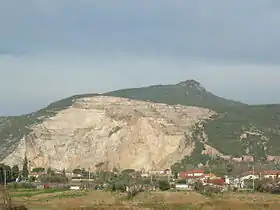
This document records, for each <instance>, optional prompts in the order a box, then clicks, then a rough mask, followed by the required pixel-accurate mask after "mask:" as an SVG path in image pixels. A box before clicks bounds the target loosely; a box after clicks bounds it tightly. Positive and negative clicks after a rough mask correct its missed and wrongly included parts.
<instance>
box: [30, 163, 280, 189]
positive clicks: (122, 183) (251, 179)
mask: <svg viewBox="0 0 280 210" xmlns="http://www.w3.org/2000/svg"><path fill="white" fill-rule="evenodd" d="M279 174H280V171H279V170H262V171H247V172H244V173H242V174H240V175H236V176H230V175H228V176H223V177H221V176H217V175H215V173H213V172H210V173H206V171H205V170H204V169H193V170H187V171H184V172H179V173H178V174H173V173H172V170H171V169H165V170H159V171H150V172H144V171H136V170H134V169H125V170H122V171H118V170H108V171H102V170H99V171H94V172H89V171H86V170H85V169H75V170H73V171H72V172H66V171H51V170H49V171H48V172H47V173H46V172H45V170H43V168H33V169H32V170H31V172H30V173H29V175H28V177H29V180H32V181H33V182H34V183H37V187H38V188H49V187H65V186H67V187H69V188H70V189H73V190H79V189H85V188H90V189H97V190H99V189H106V188H110V187H109V186H111V188H112V185H114V186H115V187H116V185H118V186H119V187H118V188H119V190H124V189H126V190H127V189H128V188H129V187H131V186H133V187H135V186H137V187H138V188H141V189H142V190H149V191H155V190H171V191H172V190H175V191H191V190H199V189H198V188H197V186H198V184H199V185H201V187H202V188H203V189H205V188H212V189H215V191H218V192H224V191H244V190H246V191H254V190H255V191H261V192H265V191H266V192H272V191H275V190H276V191H277V190H278V189H279V184H280V180H279V177H278V176H279ZM44 176H45V177H53V178H50V179H49V178H45V179H44V178H42V177H44ZM60 176H61V177H64V176H65V177H67V179H66V180H67V181H65V180H64V179H62V181H61V180H60V179H58V178H57V177H60ZM54 177H56V178H54ZM115 183H118V184H116V185H115ZM160 185H164V187H162V186H160ZM116 188H117V187H116Z"/></svg>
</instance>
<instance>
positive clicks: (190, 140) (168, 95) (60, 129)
mask: <svg viewBox="0 0 280 210" xmlns="http://www.w3.org/2000/svg"><path fill="white" fill-rule="evenodd" d="M279 140H280V105H277V104H271V105H254V106H251V105H247V104H244V103H241V102H236V101H232V100H228V99H224V98H221V97H219V96H216V95H214V94H213V93H211V92H209V91H207V90H206V89H205V88H204V87H203V86H202V85H201V84H200V83H199V82H197V81H195V80H186V81H182V82H180V83H178V84H174V85H154V86H149V87H143V88H132V89H123V90H117V91H112V92H108V93H104V94H85V95H75V96H72V97H69V98H66V99H63V100H60V101H57V102H54V103H52V104H50V105H49V106H47V107H45V108H43V109H41V110H39V111H37V112H34V113H31V114H28V115H23V116H17V117H0V160H2V161H3V162H5V163H9V164H15V163H17V164H20V163H21V162H22V158H23V156H24V152H25V151H27V155H28V157H29V160H30V161H31V164H33V166H37V167H40V166H45V165H49V166H51V167H55V168H62V167H67V168H73V167H83V168H87V167H92V166H93V165H95V164H97V163H100V162H107V163H108V162H110V164H111V165H110V167H116V166H117V165H118V166H119V167H125V168H128V167H131V168H139V167H142V168H145V169H151V168H153V167H158V168H162V167H170V166H171V165H172V164H174V163H176V162H178V161H179V162H180V160H182V161H181V163H182V162H184V161H185V162H186V159H188V158H187V157H188V156H191V157H192V159H193V160H194V159H195V160H198V162H203V163H205V160H209V158H210V159H211V158H212V157H214V156H216V157H220V158H222V159H224V160H235V161H237V162H238V161H241V160H245V161H252V160H253V159H254V160H260V161H264V160H266V161H272V160H280V147H279ZM121 153H123V154H125V155H123V156H122V155H121ZM127 157H129V158H127Z"/></svg>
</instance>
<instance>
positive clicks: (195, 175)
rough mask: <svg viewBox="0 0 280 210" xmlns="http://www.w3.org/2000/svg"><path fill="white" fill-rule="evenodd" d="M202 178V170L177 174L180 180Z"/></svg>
mask: <svg viewBox="0 0 280 210" xmlns="http://www.w3.org/2000/svg"><path fill="white" fill-rule="evenodd" d="M203 176H204V170H203V169H194V170H189V171H186V172H180V173H179V174H178V177H179V178H180V179H190V178H191V179H195V178H201V177H203Z"/></svg>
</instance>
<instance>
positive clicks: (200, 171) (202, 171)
mask: <svg viewBox="0 0 280 210" xmlns="http://www.w3.org/2000/svg"><path fill="white" fill-rule="evenodd" d="M185 173H187V174H195V173H202V174H203V173H204V170H203V169H194V170H190V171H186V172H185Z"/></svg>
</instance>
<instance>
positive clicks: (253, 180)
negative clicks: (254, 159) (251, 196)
mask: <svg viewBox="0 0 280 210" xmlns="http://www.w3.org/2000/svg"><path fill="white" fill-rule="evenodd" d="M253 164H254V163H253ZM253 191H255V166H254V165H253Z"/></svg>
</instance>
